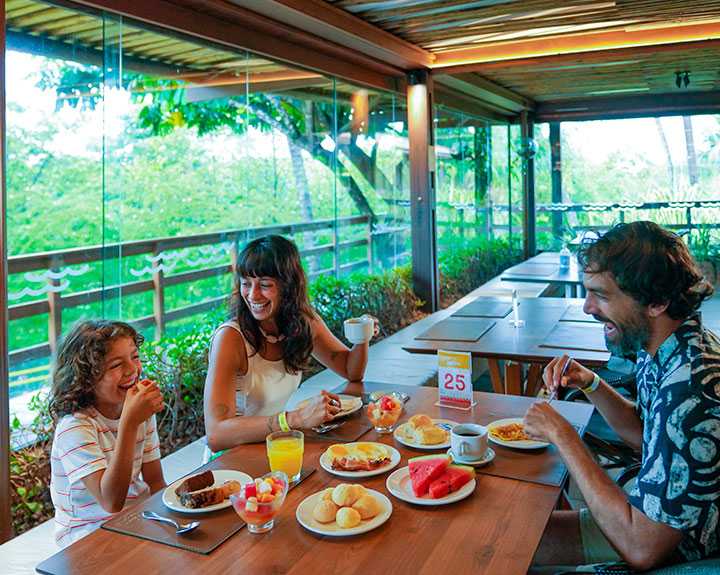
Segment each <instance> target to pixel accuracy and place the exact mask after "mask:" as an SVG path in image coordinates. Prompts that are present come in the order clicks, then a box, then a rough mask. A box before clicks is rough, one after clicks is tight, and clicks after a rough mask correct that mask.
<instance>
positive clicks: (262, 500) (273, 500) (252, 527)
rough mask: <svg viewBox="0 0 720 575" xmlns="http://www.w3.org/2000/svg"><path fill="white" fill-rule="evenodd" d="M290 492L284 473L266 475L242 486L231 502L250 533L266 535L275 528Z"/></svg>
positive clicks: (233, 495) (277, 472)
mask: <svg viewBox="0 0 720 575" xmlns="http://www.w3.org/2000/svg"><path fill="white" fill-rule="evenodd" d="M287 492H288V478H287V475H285V473H283V472H282V471H273V472H271V473H266V474H265V475H263V476H262V477H259V478H258V479H254V480H253V481H250V482H248V483H245V484H243V485H242V487H241V489H240V492H239V493H233V494H232V495H231V496H230V502H231V503H232V506H233V508H234V509H235V511H236V512H237V514H238V515H239V516H240V518H241V519H242V520H243V521H244V522H245V523H247V528H248V531H249V532H250V533H265V532H267V531H270V530H271V529H272V528H273V525H274V523H275V516H276V515H277V514H278V511H280V508H281V507H282V504H283V502H284V501H285V496H286V495H287Z"/></svg>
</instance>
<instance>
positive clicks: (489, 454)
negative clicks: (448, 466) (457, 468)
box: [447, 447, 495, 467]
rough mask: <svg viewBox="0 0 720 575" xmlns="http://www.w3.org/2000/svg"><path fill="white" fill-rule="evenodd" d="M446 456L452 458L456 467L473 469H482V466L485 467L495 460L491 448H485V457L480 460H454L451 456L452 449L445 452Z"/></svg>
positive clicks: (452, 455) (453, 456)
mask: <svg viewBox="0 0 720 575" xmlns="http://www.w3.org/2000/svg"><path fill="white" fill-rule="evenodd" d="M447 454H448V455H449V456H450V457H451V458H452V460H453V463H457V464H458V465H472V466H473V467H482V466H483V465H487V464H488V463H490V462H491V461H492V460H493V459H495V450H494V449H493V448H492V447H488V448H487V451H486V452H485V455H484V456H483V457H481V458H480V459H473V460H472V461H465V460H464V459H456V458H455V455H454V454H453V450H452V447H451V448H450V449H448V450H447Z"/></svg>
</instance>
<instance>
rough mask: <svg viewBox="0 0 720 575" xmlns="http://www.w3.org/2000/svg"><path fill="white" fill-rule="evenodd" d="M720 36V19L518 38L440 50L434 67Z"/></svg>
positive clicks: (709, 38) (691, 40)
mask: <svg viewBox="0 0 720 575" xmlns="http://www.w3.org/2000/svg"><path fill="white" fill-rule="evenodd" d="M715 39H720V23H712V24H687V25H668V26H665V27H662V25H661V24H659V25H658V27H657V28H650V29H644V28H643V29H635V28H628V29H625V30H619V31H613V32H586V33H582V34H566V35H562V36H551V37H545V38H537V39H533V40H521V41H517V42H497V43H493V44H485V45H483V46H477V47H472V48H464V49H459V50H452V51H448V52H440V53H438V54H436V60H435V62H434V63H433V64H431V66H430V67H431V68H434V69H438V68H448V67H451V66H452V67H454V68H455V69H456V70H457V67H458V66H461V65H470V64H477V63H480V62H497V61H501V60H502V61H504V60H517V59H520V58H536V57H541V56H553V55H558V54H577V53H581V52H592V51H598V50H609V49H618V48H629V47H635V46H656V45H664V44H678V43H686V42H696V41H705V40H715Z"/></svg>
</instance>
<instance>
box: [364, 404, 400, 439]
mask: <svg viewBox="0 0 720 575" xmlns="http://www.w3.org/2000/svg"><path fill="white" fill-rule="evenodd" d="M402 406H403V404H402V401H400V399H398V398H397V397H395V396H393V395H383V396H382V397H381V398H380V399H379V400H378V401H375V402H372V403H370V404H368V409H367V415H368V419H370V422H371V423H372V424H373V425H374V426H375V431H376V432H377V433H392V430H393V429H394V427H395V424H396V423H397V422H398V419H400V414H401V413H402Z"/></svg>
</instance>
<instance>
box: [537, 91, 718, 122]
mask: <svg viewBox="0 0 720 575" xmlns="http://www.w3.org/2000/svg"><path fill="white" fill-rule="evenodd" d="M718 113H720V91H712V92H677V93H675V92H673V93H668V94H647V95H644V96H621V97H613V98H592V99H591V98H587V99H578V100H562V101H558V102H539V103H538V105H537V107H536V109H535V122H536V123H541V122H562V121H573V120H575V121H579V120H612V119H622V118H643V117H655V116H685V115H690V114H718Z"/></svg>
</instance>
